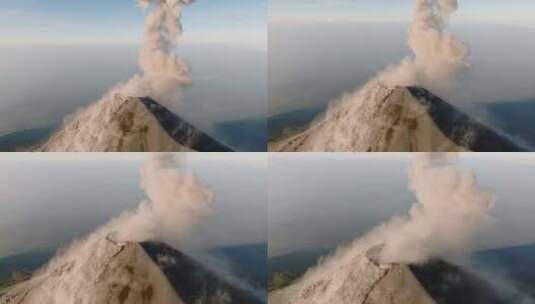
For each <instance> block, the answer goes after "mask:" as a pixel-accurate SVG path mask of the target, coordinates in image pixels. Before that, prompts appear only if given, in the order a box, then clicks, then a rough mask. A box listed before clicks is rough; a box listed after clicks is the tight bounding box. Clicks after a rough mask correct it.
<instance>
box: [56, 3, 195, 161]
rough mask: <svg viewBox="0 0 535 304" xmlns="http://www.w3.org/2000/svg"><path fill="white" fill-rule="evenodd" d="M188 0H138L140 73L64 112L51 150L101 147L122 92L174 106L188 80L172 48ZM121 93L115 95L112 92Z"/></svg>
mask: <svg viewBox="0 0 535 304" xmlns="http://www.w3.org/2000/svg"><path fill="white" fill-rule="evenodd" d="M192 2H193V1H192V0H140V1H138V3H139V5H140V7H141V8H142V9H144V10H148V11H149V13H148V15H147V17H146V19H145V27H144V37H143V41H142V45H141V48H140V51H139V58H138V64H139V68H140V70H141V73H140V74H136V75H134V76H132V77H131V78H130V79H129V80H127V81H126V82H123V83H119V84H117V85H115V86H114V87H113V88H112V89H111V90H109V91H108V92H107V93H106V94H104V96H103V97H102V98H101V99H100V100H99V101H96V102H94V103H92V104H90V105H89V106H87V107H86V108H84V109H79V110H78V111H77V112H76V113H74V114H72V115H70V116H68V117H66V118H65V121H64V125H63V127H62V130H61V137H59V138H58V139H56V141H55V142H54V145H53V146H52V147H50V148H49V149H51V150H52V151H83V152H88V151H106V150H108V149H109V146H110V143H111V142H114V141H116V140H117V136H118V135H117V134H119V133H120V132H119V131H120V130H119V128H120V125H118V124H117V122H116V120H117V118H116V117H115V116H116V112H117V111H118V110H119V109H121V107H122V106H123V104H124V101H123V100H122V99H123V98H128V97H151V98H152V99H154V100H156V101H158V102H160V103H162V104H164V105H165V106H166V107H167V108H173V109H175V108H176V107H177V105H179V104H180V99H181V89H182V88H183V87H185V86H188V85H190V84H191V76H190V69H189V67H188V65H187V63H186V62H185V61H184V60H183V59H182V58H180V57H179V56H178V55H176V53H175V48H176V47H177V43H178V38H179V36H180V35H181V34H182V23H181V17H182V9H183V7H184V5H187V4H190V3H192ZM118 97H121V98H118Z"/></svg>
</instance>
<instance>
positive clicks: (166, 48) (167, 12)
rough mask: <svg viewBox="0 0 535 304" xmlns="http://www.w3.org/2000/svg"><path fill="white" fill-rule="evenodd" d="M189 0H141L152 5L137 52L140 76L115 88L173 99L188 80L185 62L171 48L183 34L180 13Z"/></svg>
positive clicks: (173, 47) (125, 93)
mask: <svg viewBox="0 0 535 304" xmlns="http://www.w3.org/2000/svg"><path fill="white" fill-rule="evenodd" d="M192 2H193V1H192V0H191V1H190V0H140V1H139V5H140V7H142V8H143V9H147V8H149V7H150V6H151V4H153V5H154V6H155V7H154V9H153V10H152V12H151V13H150V14H149V15H148V16H147V18H146V20H145V35H144V39H143V45H142V46H141V50H140V52H139V67H140V69H141V71H142V73H143V74H142V75H135V76H134V77H132V78H131V79H130V80H129V81H128V82H127V83H126V84H125V85H124V86H121V85H120V86H119V87H118V88H117V89H118V90H119V91H120V92H121V93H123V94H124V95H126V96H136V97H143V96H149V97H152V98H153V99H155V100H157V101H160V102H164V103H170V102H172V101H175V100H176V99H177V97H178V94H179V90H178V89H179V88H180V87H182V86H184V85H188V84H190V83H191V78H190V73H189V68H188V65H187V64H186V63H185V62H184V61H183V60H182V59H181V58H180V57H178V56H177V55H176V54H175V53H174V51H175V48H176V45H177V39H178V36H179V35H181V34H182V23H181V14H182V7H183V5H184V4H189V3H192Z"/></svg>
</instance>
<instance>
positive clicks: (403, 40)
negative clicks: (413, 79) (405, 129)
mask: <svg viewBox="0 0 535 304" xmlns="http://www.w3.org/2000/svg"><path fill="white" fill-rule="evenodd" d="M412 5H413V1H412V0H395V1H394V0H392V1H388V0H378V1H363V0H353V1H350V0H347V1H346V0H295V1H283V0H273V1H272V2H271V7H270V22H271V23H270V26H269V39H268V43H269V52H268V62H269V66H268V75H269V83H268V86H269V88H268V92H269V99H270V109H269V111H270V114H271V115H275V114H279V113H284V112H289V111H292V110H296V109H301V108H306V107H309V108H310V107H314V108H315V107H325V106H326V105H327V104H329V103H332V102H335V101H336V100H337V99H338V98H340V97H341V96H342V95H343V94H344V93H345V92H353V91H355V90H358V89H359V88H361V87H362V86H363V85H364V84H366V83H367V82H368V81H369V80H370V79H372V78H373V77H375V76H376V75H377V73H379V72H380V71H383V70H384V69H386V68H387V67H389V66H392V65H395V64H398V63H399V62H400V61H401V60H402V59H403V58H404V57H406V56H409V55H410V54H411V52H410V50H409V49H408V47H407V30H408V22H409V21H410V20H411V16H412V12H411V11H412ZM534 9H535V2H533V1H520V0H513V1H498V0H485V1H483V0H481V1H480V0H464V1H463V0H460V1H459V9H458V11H457V12H456V13H455V14H454V15H453V16H452V18H451V20H450V22H449V26H448V29H447V31H448V32H451V33H452V34H453V35H455V36H456V37H457V38H458V39H459V40H461V41H462V42H463V43H464V44H465V45H467V47H468V49H469V58H468V61H469V63H470V64H471V68H470V69H469V70H468V71H465V72H464V73H462V74H459V75H456V76H457V78H456V82H455V83H454V84H453V85H452V87H454V89H452V90H451V92H450V94H449V96H441V97H442V98H443V99H445V100H447V101H448V102H449V103H452V104H454V105H456V106H457V107H459V108H461V109H463V110H464V111H466V112H471V114H472V115H476V116H481V117H480V118H483V119H484V118H485V117H482V116H484V115H485V113H482V112H484V111H485V109H484V107H486V106H487V105H489V104H492V103H498V102H509V101H531V100H534V99H535V81H534V79H535V63H534V62H533V60H532V57H533V55H532V54H533V53H534V52H535V42H533V39H529V38H528V37H532V36H533V35H534V34H535V19H533V18H532V17H531V16H530V15H529V14H531V12H533V11H534ZM363 42H365V43H363ZM493 123H494V122H492V123H491V124H493Z"/></svg>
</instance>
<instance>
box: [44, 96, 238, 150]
mask: <svg viewBox="0 0 535 304" xmlns="http://www.w3.org/2000/svg"><path fill="white" fill-rule="evenodd" d="M36 150H37V151H38V152H145V151H150V152H180V151H192V150H194V151H223V152H224V151H230V150H231V149H230V148H229V147H227V146H226V145H224V144H221V143H220V142H218V141H217V140H215V139H213V138H211V137H210V136H208V135H207V134H205V133H204V132H202V131H200V130H199V129H197V128H195V127H194V126H192V125H191V124H189V123H188V122H186V121H185V120H183V119H181V118H180V117H178V116H177V115H176V114H174V113H172V112H171V111H169V110H168V109H166V108H165V107H163V106H162V105H160V104H158V103H157V102H155V101H154V100H152V99H150V98H146V97H143V98H123V97H121V96H120V95H118V94H116V95H114V96H110V97H108V98H106V99H104V100H102V101H100V102H98V103H94V104H91V105H90V106H89V107H88V108H86V109H84V110H82V111H79V112H78V113H76V114H74V115H73V116H72V117H70V118H68V119H67V122H66V123H65V124H64V125H63V126H62V127H61V128H60V129H59V130H58V131H57V132H56V133H55V134H53V135H52V136H51V137H50V138H49V139H48V141H47V142H45V143H44V144H42V145H41V146H40V147H38V148H37V149H36Z"/></svg>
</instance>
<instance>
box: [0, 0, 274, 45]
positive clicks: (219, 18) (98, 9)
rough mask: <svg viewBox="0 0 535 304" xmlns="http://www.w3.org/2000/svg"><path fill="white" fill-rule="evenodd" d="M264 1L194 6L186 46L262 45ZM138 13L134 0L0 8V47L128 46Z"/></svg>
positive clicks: (52, 0) (32, 0)
mask: <svg viewBox="0 0 535 304" xmlns="http://www.w3.org/2000/svg"><path fill="white" fill-rule="evenodd" d="M267 6H268V4H267V0H199V1H197V2H195V3H193V4H192V5H190V6H188V7H186V8H185V9H184V13H183V14H184V20H183V24H184V28H185V37H184V40H185V41H186V42H241V43H264V42H263V41H264V40H265V31H266V22H267V9H268V8H267ZM143 15H144V13H143V12H142V11H141V10H140V9H139V8H138V7H137V4H136V1H135V0H113V1H110V0H92V1H72V0H9V1H1V2H0V37H2V38H0V43H4V44H10V43H44V44H46V43H78V42H82V43H110V42H112V43H113V42H115V43H133V42H137V41H139V39H140V35H141V33H142V31H141V29H142V26H143Z"/></svg>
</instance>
